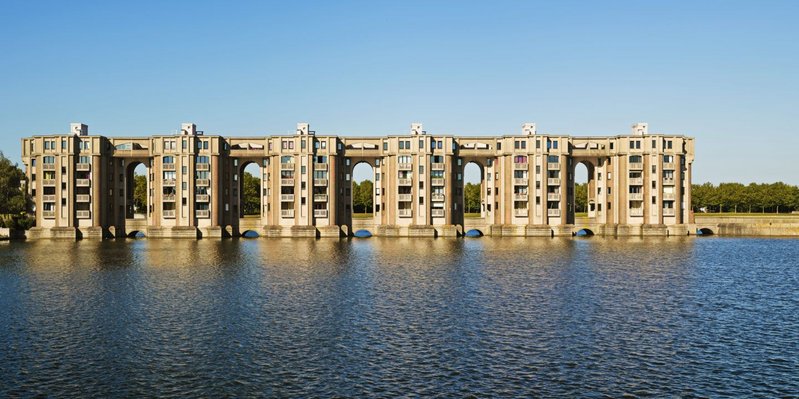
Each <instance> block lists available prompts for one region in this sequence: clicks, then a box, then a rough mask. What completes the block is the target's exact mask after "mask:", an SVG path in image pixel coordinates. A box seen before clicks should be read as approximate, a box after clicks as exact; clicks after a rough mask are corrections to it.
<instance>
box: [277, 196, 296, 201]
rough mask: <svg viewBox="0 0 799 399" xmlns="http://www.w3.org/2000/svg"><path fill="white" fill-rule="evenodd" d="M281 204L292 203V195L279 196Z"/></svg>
mask: <svg viewBox="0 0 799 399" xmlns="http://www.w3.org/2000/svg"><path fill="white" fill-rule="evenodd" d="M280 201H281V202H294V194H280Z"/></svg>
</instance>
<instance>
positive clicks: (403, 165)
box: [397, 163, 413, 170]
mask: <svg viewBox="0 0 799 399" xmlns="http://www.w3.org/2000/svg"><path fill="white" fill-rule="evenodd" d="M397 169H399V170H411V169H413V164H410V163H401V164H398V165H397Z"/></svg>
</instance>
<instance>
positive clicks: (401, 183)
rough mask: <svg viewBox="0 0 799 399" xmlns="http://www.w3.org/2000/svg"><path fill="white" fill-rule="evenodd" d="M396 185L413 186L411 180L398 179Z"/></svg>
mask: <svg viewBox="0 0 799 399" xmlns="http://www.w3.org/2000/svg"><path fill="white" fill-rule="evenodd" d="M397 184H399V185H400V186H410V185H412V184H413V180H412V179H399V180H397Z"/></svg>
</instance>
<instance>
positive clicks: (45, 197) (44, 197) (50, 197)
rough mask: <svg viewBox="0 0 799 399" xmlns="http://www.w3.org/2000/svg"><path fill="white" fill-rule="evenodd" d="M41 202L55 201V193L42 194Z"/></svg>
mask: <svg viewBox="0 0 799 399" xmlns="http://www.w3.org/2000/svg"><path fill="white" fill-rule="evenodd" d="M42 202H55V195H42Z"/></svg>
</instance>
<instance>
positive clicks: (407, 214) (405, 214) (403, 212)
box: [397, 209, 413, 218]
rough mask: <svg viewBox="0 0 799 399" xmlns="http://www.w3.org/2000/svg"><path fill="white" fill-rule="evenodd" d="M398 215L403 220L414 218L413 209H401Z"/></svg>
mask: <svg viewBox="0 0 799 399" xmlns="http://www.w3.org/2000/svg"><path fill="white" fill-rule="evenodd" d="M397 214H398V215H399V217H401V218H409V217H411V216H413V210H412V209H399V210H397Z"/></svg>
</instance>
